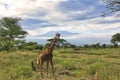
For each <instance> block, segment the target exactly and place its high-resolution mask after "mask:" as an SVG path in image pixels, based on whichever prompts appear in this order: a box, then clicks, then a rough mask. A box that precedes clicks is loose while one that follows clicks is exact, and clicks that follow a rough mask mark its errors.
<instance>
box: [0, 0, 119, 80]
mask: <svg viewBox="0 0 120 80" xmlns="http://www.w3.org/2000/svg"><path fill="white" fill-rule="evenodd" d="M105 1H106V3H107V6H108V8H109V9H110V10H112V12H118V11H120V10H119V8H118V7H119V4H120V3H119V1H116V2H114V1H113V0H110V1H109V0H105ZM112 1H113V2H112ZM118 15H119V14H118ZM20 21H21V19H20V18H13V17H4V18H2V19H0V80H34V79H35V78H36V79H37V80H41V77H40V75H39V74H34V72H33V70H32V67H31V61H34V63H36V62H35V58H36V56H37V54H38V53H39V52H40V51H42V50H44V48H46V47H47V46H49V44H50V42H51V40H52V39H48V43H47V44H45V45H42V44H38V43H36V42H26V41H25V40H24V38H25V37H26V36H27V34H28V33H27V32H26V31H24V30H23V29H22V28H21V25H20ZM119 43H120V33H116V34H114V35H113V36H112V38H111V44H100V43H96V44H85V45H82V46H76V45H73V44H71V43H69V42H67V41H66V40H64V39H60V40H59V41H58V42H57V45H56V47H55V50H54V51H53V56H54V58H53V61H54V66H55V75H56V78H57V80H120V45H119ZM34 65H36V64H34ZM43 68H44V74H45V76H46V73H45V72H46V68H45V65H44V67H43ZM45 80H53V78H52V72H51V68H50V71H49V76H48V78H47V77H46V78H45Z"/></svg>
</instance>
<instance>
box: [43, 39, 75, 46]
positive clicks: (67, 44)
mask: <svg viewBox="0 0 120 80" xmlns="http://www.w3.org/2000/svg"><path fill="white" fill-rule="evenodd" d="M52 40H53V39H48V40H47V41H49V42H51V41H52ZM49 45H50V43H47V45H45V46H49ZM56 47H57V48H72V47H75V45H73V44H70V43H69V42H67V41H66V40H65V39H59V40H58V41H57V43H56Z"/></svg>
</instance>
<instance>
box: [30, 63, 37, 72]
mask: <svg viewBox="0 0 120 80" xmlns="http://www.w3.org/2000/svg"><path fill="white" fill-rule="evenodd" d="M31 67H32V70H33V71H36V67H35V66H34V63H33V61H31Z"/></svg>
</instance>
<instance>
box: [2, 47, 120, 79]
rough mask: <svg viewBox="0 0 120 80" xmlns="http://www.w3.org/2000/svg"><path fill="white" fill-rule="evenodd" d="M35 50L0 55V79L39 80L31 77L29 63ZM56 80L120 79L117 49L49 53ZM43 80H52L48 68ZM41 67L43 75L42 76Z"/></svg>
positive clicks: (60, 50) (68, 50)
mask: <svg viewBox="0 0 120 80" xmlns="http://www.w3.org/2000/svg"><path fill="white" fill-rule="evenodd" d="M37 54H38V51H32V52H30V51H16V52H9V53H8V52H0V80H35V77H36V78H37V80H41V78H40V75H39V74H37V75H34V72H33V71H32V68H31V61H32V60H35V57H36V55H37ZM53 55H54V58H53V61H54V67H55V75H56V78H57V80H120V48H117V49H98V50H92V49H90V50H89V49H88V50H84V49H82V50H79V49H57V50H54V52H53ZM49 70H50V71H49V76H48V78H45V80H53V77H52V73H51V66H50V68H49ZM45 72H46V68H45V65H44V74H45V75H46V73H45Z"/></svg>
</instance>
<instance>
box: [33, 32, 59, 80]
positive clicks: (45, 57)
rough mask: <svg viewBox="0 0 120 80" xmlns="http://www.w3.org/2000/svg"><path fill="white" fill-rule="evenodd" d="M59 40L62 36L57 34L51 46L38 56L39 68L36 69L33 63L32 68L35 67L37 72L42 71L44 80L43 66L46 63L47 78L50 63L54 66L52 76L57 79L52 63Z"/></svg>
mask: <svg viewBox="0 0 120 80" xmlns="http://www.w3.org/2000/svg"><path fill="white" fill-rule="evenodd" d="M59 39H60V34H59V33H57V34H56V35H55V37H54V39H53V40H52V41H51V44H50V46H49V47H47V48H46V49H45V50H44V51H43V52H40V53H39V54H38V56H37V66H36V67H34V66H33V63H32V67H33V69H35V71H39V70H40V73H41V77H42V78H43V73H42V66H43V64H44V62H46V68H47V77H48V67H49V63H50V64H51V66H52V74H53V77H54V78H55V75H54V66H53V61H52V58H53V54H52V51H53V49H54V46H55V43H56V42H57V40H59Z"/></svg>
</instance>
